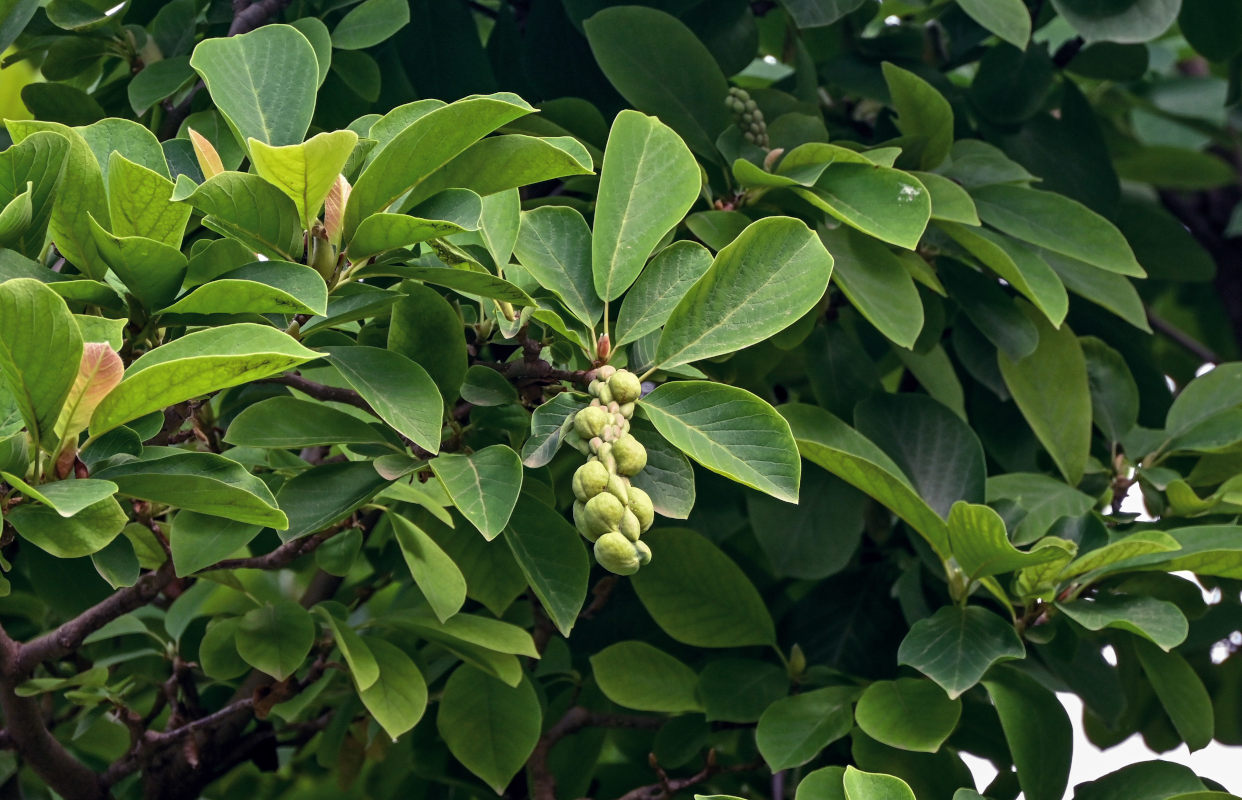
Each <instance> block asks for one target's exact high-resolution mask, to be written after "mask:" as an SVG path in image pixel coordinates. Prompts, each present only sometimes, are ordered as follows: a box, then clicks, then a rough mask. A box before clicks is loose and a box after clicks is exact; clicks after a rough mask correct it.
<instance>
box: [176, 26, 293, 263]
mask: <svg viewBox="0 0 1242 800" xmlns="http://www.w3.org/2000/svg"><path fill="white" fill-rule="evenodd" d="M268 27H273V26H270V25H269V26H268ZM257 32H258V31H256V33H257ZM247 35H248V36H249V35H251V34H247ZM298 36H301V34H298ZM208 41H212V40H210V39H209V40H208ZM173 199H174V200H183V201H185V202H186V203H189V204H190V205H192V206H194V207H195V208H197V209H198V210H199V211H202V212H203V213H204V214H206V215H207V216H206V217H204V218H203V225H204V226H206V227H207V228H210V229H211V230H213V231H215V232H216V233H218V234H220V235H221V236H228V237H230V238H233V239H236V240H237V241H239V242H241V243H242V244H244V245H245V246H246V247H247V248H249V249H251V250H253V251H255V252H257V253H262V254H263V255H265V256H267V257H268V258H271V259H276V260H279V261H294V262H297V261H301V260H302V259H301V256H302V252H303V250H304V247H303V243H302V239H303V229H302V219H301V217H300V216H299V215H298V209H297V206H295V205H294V204H293V201H292V200H290V199H289V197H288V195H286V194H285V193H284V192H283V191H281V190H280V189H278V188H276V187H275V186H273V185H272V184H270V183H268V182H267V181H266V180H264V179H263V178H261V177H259V176H258V175H251V174H249V173H245V172H221V173H220V174H219V175H216V176H215V177H214V178H209V179H208V180H206V181H205V182H203V184H202V185H200V186H195V185H194V182H193V181H191V180H190V179H189V178H187V177H185V176H184V175H180V176H178V177H177V187H176V191H174V192H173Z"/></svg>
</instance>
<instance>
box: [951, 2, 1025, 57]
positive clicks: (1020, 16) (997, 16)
mask: <svg viewBox="0 0 1242 800" xmlns="http://www.w3.org/2000/svg"><path fill="white" fill-rule="evenodd" d="M957 4H958V5H959V6H961V8H962V10H963V11H965V12H966V13H967V15H969V16H970V18H971V19H973V20H974V21H975V22H977V23H979V24H980V25H982V26H983V27H984V28H986V29H988V30H989V31H991V32H992V33H994V34H996V35H997V36H999V37H1000V38H1001V39H1003V40H1004V41H1006V42H1009V43H1010V44H1012V45H1013V46H1014V47H1017V48H1018V49H1020V50H1025V49H1026V43H1027V42H1028V41H1030V39H1031V12H1030V11H1028V10H1027V8H1026V4H1025V3H1023V2H1022V0H957Z"/></svg>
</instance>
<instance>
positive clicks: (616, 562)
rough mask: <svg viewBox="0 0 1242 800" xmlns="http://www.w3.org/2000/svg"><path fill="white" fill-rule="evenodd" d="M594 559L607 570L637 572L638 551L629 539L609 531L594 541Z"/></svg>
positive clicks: (626, 573)
mask: <svg viewBox="0 0 1242 800" xmlns="http://www.w3.org/2000/svg"><path fill="white" fill-rule="evenodd" d="M595 560H596V561H598V562H599V565H600V566H601V567H603V568H604V569H606V570H608V571H609V572H614V573H616V574H617V575H633V574H634V573H635V572H638V566H639V552H638V549H637V548H636V547H635V546H634V543H633V542H631V541H630V540H629V539H627V538H625V537H624V536H622V535H621V534H620V533H618V532H617V531H609V532H608V533H605V534H604V535H603V536H600V537H599V539H597V540H596V541H595Z"/></svg>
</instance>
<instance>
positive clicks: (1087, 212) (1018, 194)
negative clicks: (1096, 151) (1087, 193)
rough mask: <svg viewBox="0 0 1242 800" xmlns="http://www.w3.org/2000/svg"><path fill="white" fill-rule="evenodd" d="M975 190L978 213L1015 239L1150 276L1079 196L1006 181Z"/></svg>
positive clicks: (1101, 265) (1116, 232) (1118, 235)
mask: <svg viewBox="0 0 1242 800" xmlns="http://www.w3.org/2000/svg"><path fill="white" fill-rule="evenodd" d="M972 194H973V196H974V199H975V207H976V208H977V209H978V210H979V217H980V218H981V219H982V220H983V221H984V222H986V223H987V224H988V225H991V226H993V227H994V228H997V229H998V230H1000V231H1002V232H1003V233H1007V234H1009V235H1010V236H1013V237H1014V238H1015V239H1021V240H1022V241H1024V242H1029V243H1030V244H1033V245H1037V246H1039V247H1043V248H1046V249H1048V250H1051V251H1052V252H1054V253H1060V254H1062V255H1066V256H1071V257H1073V258H1076V259H1078V260H1080V261H1085V262H1087V263H1088V264H1091V265H1092V266H1095V267H1099V268H1100V269H1105V270H1108V271H1110V272H1116V273H1119V274H1121V275H1130V276H1133V277H1136V278H1142V277H1145V276H1146V275H1147V273H1146V272H1144V271H1143V268H1142V267H1140V266H1139V263H1138V261H1136V260H1135V258H1134V252H1133V251H1132V250H1131V249H1130V244H1129V243H1128V242H1127V241H1126V238H1125V236H1123V235H1122V234H1121V231H1119V230H1117V228H1116V227H1114V226H1113V224H1112V223H1111V222H1109V221H1108V220H1106V219H1104V218H1103V217H1101V216H1100V215H1099V214H1096V213H1095V212H1094V211H1092V210H1091V209H1089V208H1087V207H1086V206H1084V205H1083V204H1081V203H1079V202H1077V201H1076V200H1071V199H1070V198H1068V197H1066V196H1065V195H1063V194H1057V193H1056V192H1044V191H1040V190H1038V189H1027V188H1025V187H1022V186H1012V185H1008V184H996V185H994V186H983V187H980V188H977V189H975V190H974V191H973V192H972Z"/></svg>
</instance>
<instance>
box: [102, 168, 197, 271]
mask: <svg viewBox="0 0 1242 800" xmlns="http://www.w3.org/2000/svg"><path fill="white" fill-rule="evenodd" d="M161 161H162V159H161ZM172 194H173V183H172V181H170V180H168V178H165V177H164V176H163V175H161V174H159V173H158V172H156V171H154V170H151V169H148V168H147V167H145V166H142V165H141V164H135V163H134V162H132V161H130V160H128V159H126V158H125V157H124V156H122V155H121V154H120V153H118V152H117V151H115V150H113V151H112V155H111V156H110V157H109V159H108V212H109V215H110V218H111V225H112V233H114V234H115V235H117V236H121V237H125V236H142V237H144V238H147V239H154V240H155V241H157V242H160V243H161V244H166V245H168V246H169V247H178V248H179V247H181V237H182V236H183V235H184V234H185V224H186V222H188V221H189V219H190V214H191V209H190V208H188V207H187V206H184V205H182V204H180V203H170V202H169V200H170V199H171V198H172Z"/></svg>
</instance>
